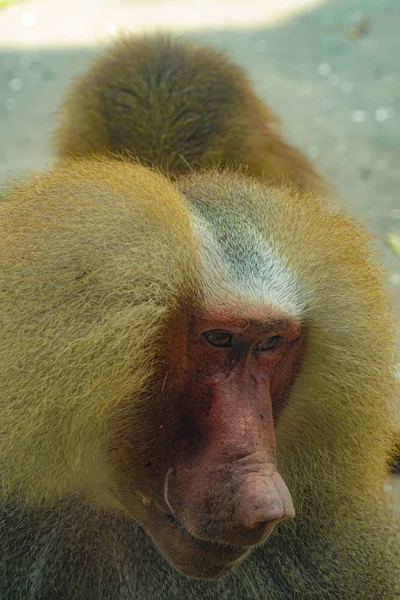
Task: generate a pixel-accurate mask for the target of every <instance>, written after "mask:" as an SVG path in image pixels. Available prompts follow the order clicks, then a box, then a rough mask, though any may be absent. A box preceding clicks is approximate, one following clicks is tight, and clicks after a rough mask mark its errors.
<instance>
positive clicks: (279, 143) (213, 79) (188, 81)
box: [55, 36, 322, 190]
mask: <svg viewBox="0 0 400 600" xmlns="http://www.w3.org/2000/svg"><path fill="white" fill-rule="evenodd" d="M279 128H280V125H279V121H278V118H277V117H276V116H275V115H274V114H273V112H272V111H271V110H270V108H269V107H268V106H266V105H265V103H264V102H263V101H262V100H261V99H260V98H259V97H257V96H256V94H255V93H254V91H253V89H252V87H251V84H250V82H249V80H248V78H247V76H246V74H245V73H244V71H243V70H242V69H241V68H240V67H239V66H238V65H236V64H234V63H233V62H232V61H231V60H230V59H229V58H228V57H227V56H226V55H225V54H224V53H222V52H218V51H216V50H214V49H212V48H209V47H203V46H198V45H196V44H193V43H190V42H187V41H182V40H179V39H173V38H169V37H163V36H155V37H154V36H153V37H145V38H135V37H131V36H125V37H122V38H120V39H118V40H117V41H116V42H115V43H114V45H112V46H111V47H110V48H109V50H108V52H107V53H106V54H105V55H104V56H101V57H100V58H98V59H97V60H96V61H95V62H94V63H93V64H92V65H91V66H90V67H89V69H88V71H87V72H86V73H84V74H83V75H82V76H81V77H78V78H77V80H76V81H75V82H74V83H73V84H72V86H71V88H70V90H69V93H68V95H67V99H66V101H65V103H64V105H63V107H62V109H61V110H60V115H59V126H58V129H57V131H56V135H55V148H56V151H57V153H58V155H59V156H62V157H63V156H64V155H66V154H69V155H72V156H90V155H93V154H97V155H102V154H108V153H119V154H120V155H122V156H132V157H137V158H138V159H139V160H140V161H141V162H143V164H144V165H153V166H157V167H161V168H162V169H164V170H165V171H168V173H169V174H170V176H172V177H176V176H177V175H182V174H186V173H188V172H191V171H196V170H198V169H200V168H201V167H210V166H218V167H224V166H225V165H227V164H229V165H231V166H232V165H246V166H247V168H248V173H249V174H253V175H255V176H257V177H263V178H264V179H266V180H268V181H271V182H274V181H282V180H289V181H292V182H293V183H295V184H296V185H299V186H301V187H302V188H303V189H304V190H307V189H308V188H309V187H313V188H316V187H318V188H322V182H321V179H320V177H319V176H318V175H317V174H316V172H315V170H314V168H313V166H312V165H311V164H310V162H309V161H308V160H307V158H306V157H305V156H304V155H303V154H302V153H301V152H300V151H299V150H297V149H296V148H294V147H293V146H291V145H289V144H288V143H286V142H285V141H284V139H283V137H282V135H281V133H280V131H279Z"/></svg>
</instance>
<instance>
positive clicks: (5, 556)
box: [0, 160, 400, 600]
mask: <svg viewBox="0 0 400 600" xmlns="http://www.w3.org/2000/svg"><path fill="white" fill-rule="evenodd" d="M195 206H200V207H201V209H202V211H204V214H209V215H210V222H213V223H217V225H216V227H219V228H220V233H221V234H224V235H225V239H226V240H227V243H228V244H229V243H231V244H232V250H235V239H238V237H237V236H239V238H241V239H243V237H242V233H243V231H244V230H245V228H246V227H250V228H251V229H252V230H253V231H254V232H256V234H257V235H258V236H260V239H262V240H263V241H264V242H265V244H267V245H268V247H270V248H272V249H273V250H274V252H277V254H278V256H279V257H280V261H281V263H282V264H283V265H284V267H285V269H287V270H288V272H289V273H290V274H291V276H292V277H293V278H295V280H296V281H297V282H299V290H298V293H299V295H300V298H301V299H302V302H303V303H304V306H305V308H306V323H307V330H308V344H307V351H306V354H305V356H304V358H303V363H302V367H301V372H300V374H299V376H298V379H297V381H296V383H295V386H294V388H293V390H292V392H291V395H290V399H289V404H288V406H287V408H286V409H285V410H284V412H283V414H282V416H281V418H280V420H279V423H278V427H277V432H276V435H277V452H278V463H279V466H280V471H281V472H282V474H283V476H284V478H285V480H286V482H287V484H288V486H289V489H290V491H291V493H292V496H293V499H294V503H295V506H296V512H297V517H296V519H295V521H294V522H293V523H287V524H283V525H280V526H279V527H278V530H277V532H276V533H274V534H273V536H272V537H271V539H270V540H269V541H268V542H267V543H266V544H265V545H263V546H260V547H258V548H257V549H256V550H255V551H254V552H253V553H252V554H251V555H250V557H248V558H247V559H245V560H244V561H243V562H242V563H241V564H240V565H239V566H238V567H236V569H234V570H233V572H232V573H231V574H230V575H229V576H227V577H226V578H223V579H221V580H218V581H206V580H194V579H189V578H185V577H183V576H182V575H180V574H178V573H177V572H176V571H175V570H174V569H173V568H172V567H171V566H169V565H168V563H167V562H166V561H165V560H164V559H163V558H162V557H161V555H160V554H159V553H158V552H157V551H156V550H155V548H154V545H153V543H152V542H151V540H150V539H149V537H148V536H147V535H146V534H145V533H144V532H143V531H142V529H141V528H140V526H139V525H138V524H137V523H135V521H134V519H132V518H131V517H129V516H127V515H126V514H121V513H120V512H119V510H117V509H115V508H114V505H113V483H114V481H113V473H112V471H111V470H110V468H109V463H108V460H107V448H110V447H112V444H114V443H115V441H113V440H111V439H109V435H111V433H110V432H111V431H113V427H114V426H111V424H113V423H115V418H117V420H118V419H120V420H121V423H122V422H123V421H124V420H125V419H129V420H130V423H132V427H133V432H132V433H133V435H134V437H135V439H137V440H138V441H139V442H140V440H141V439H142V436H143V435H144V431H145V430H146V427H147V424H146V423H144V422H143V419H142V415H143V414H145V413H146V411H148V409H149V406H154V410H155V411H157V410H159V408H160V406H159V405H158V404H157V398H159V393H160V390H159V389H155V388H154V383H153V384H152V383H151V382H152V381H153V382H154V381H157V378H155V379H154V375H155V374H156V372H157V370H158V365H159V361H160V359H161V356H162V353H163V351H164V349H163V345H162V343H160V335H162V331H163V328H164V326H165V325H166V324H167V323H168V322H169V321H170V319H171V318H172V317H173V315H174V311H175V310H176V307H177V306H178V305H179V304H180V303H182V301H186V302H189V301H190V302H191V303H192V304H193V306H196V305H198V304H201V303H202V302H204V301H207V298H208V296H207V294H208V295H213V296H214V297H217V296H218V294H219V293H220V292H219V290H220V287H221V282H220V281H219V280H217V279H215V280H214V281H209V282H208V283H207V286H206V288H204V289H202V284H201V283H200V278H201V273H202V268H203V267H202V264H201V257H200V254H199V250H198V240H197V239H196V237H195V234H194V231H193V229H192V226H191V210H192V208H191V207H195ZM216 215H219V216H218V218H217V219H216ZM224 215H225V217H227V218H228V219H230V220H228V221H227V222H226V223H227V224H226V225H224V218H225V217H224ZM225 227H226V228H225ZM235 236H236V237H235ZM249 252H251V249H250V248H249ZM0 256H1V257H2V260H1V270H2V274H1V285H0V307H1V309H0V322H1V336H0V356H1V362H0V390H1V391H0V456H1V462H2V465H1V466H2V468H1V475H0V476H1V494H2V497H3V508H2V509H1V512H0V539H1V541H0V550H1V555H2V561H1V563H0V595H1V597H2V598H7V599H10V600H14V599H15V600H22V599H24V600H25V599H27V598H29V600H42V599H44V598H46V600H56V599H57V600H60V599H61V600H62V599H64V600H82V599H83V598H84V599H85V600H111V599H112V600H122V599H124V600H139V599H140V600H175V599H176V600H178V599H179V600H182V599H183V600H189V599H193V600H194V599H196V600H206V599H214V598H219V599H222V600H261V599H262V600H287V599H288V598H301V599H307V600H309V599H310V600H320V599H321V598H324V599H326V600H333V599H335V600H354V599H355V598H363V599H365V600H377V599H378V598H379V599H380V600H394V598H395V597H396V596H397V595H398V594H399V593H400V587H399V576H400V573H399V565H400V550H399V537H398V531H397V532H396V530H395V527H396V526H397V525H398V524H396V523H395V517H394V516H393V514H392V513H393V511H392V508H391V506H390V502H389V498H386V497H385V495H384V492H383V487H384V482H385V479H386V477H387V460H388V456H389V453H390V449H391V443H392V442H391V441H392V439H393V437H392V436H393V435H394V428H395V405H394V402H395V394H396V391H395V390H396V385H395V381H394V376H393V373H394V364H395V353H394V343H393V339H394V333H393V326H392V318H391V315H390V311H389V308H388V305H387V301H386V297H385V293H384V290H383V283H382V275H381V273H380V272H379V269H377V267H376V266H375V261H374V257H373V254H372V253H371V250H370V249H369V240H368V238H367V236H366V234H365V233H364V232H363V231H362V230H361V228H360V227H359V226H358V225H356V224H355V223H353V222H352V221H351V220H350V219H349V218H348V217H346V216H344V215H343V214H342V213H341V212H340V211H339V210H337V209H332V208H331V207H330V206H327V205H325V203H324V202H323V201H320V200H318V199H316V198H315V197H313V196H312V195H304V194H299V193H298V192H297V191H295V190H294V189H290V188H283V189H274V188H270V187H268V186H264V185H262V184H260V183H257V182H255V181H251V180H247V179H245V178H244V177H243V176H241V175H239V174H229V173H225V174H217V173H213V172H211V173H209V174H208V173H203V174H200V175H195V176H191V177H189V178H187V179H186V178H182V179H181V180H180V181H179V184H178V185H176V186H173V185H172V184H171V183H169V182H168V181H167V180H166V179H164V178H163V177H162V176H160V175H158V174H156V173H152V172H151V171H150V170H145V169H143V168H142V167H141V166H136V165H132V164H131V163H125V162H123V161H119V162H113V161H109V160H100V161H80V160H77V161H72V162H69V161H67V162H65V163H64V164H62V165H60V166H58V167H57V168H55V169H54V170H53V171H52V172H50V173H44V174H41V175H36V176H34V177H31V178H28V179H27V180H25V181H22V182H21V183H20V184H18V185H17V186H16V187H15V189H14V190H13V191H11V192H10V193H9V194H8V196H7V197H6V198H5V200H4V201H3V202H2V204H1V206H0ZM245 267H246V265H243V268H245ZM210 297H211V296H210ZM221 299H222V301H223V297H222V296H221ZM227 302H229V298H228V299H227ZM149 403H150V405H149ZM161 408H162V407H161ZM117 443H118V442H117ZM127 485H129V482H127Z"/></svg>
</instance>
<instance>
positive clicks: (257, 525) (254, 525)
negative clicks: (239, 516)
mask: <svg viewBox="0 0 400 600" xmlns="http://www.w3.org/2000/svg"><path fill="white" fill-rule="evenodd" d="M280 521H282V519H280V518H278V519H272V520H271V521H253V522H248V523H243V525H244V526H245V527H247V529H251V530H252V531H258V532H260V534H261V535H262V536H263V538H264V537H265V536H266V535H269V534H270V533H271V531H272V530H273V528H274V527H275V525H277V524H278V523H279V522H280Z"/></svg>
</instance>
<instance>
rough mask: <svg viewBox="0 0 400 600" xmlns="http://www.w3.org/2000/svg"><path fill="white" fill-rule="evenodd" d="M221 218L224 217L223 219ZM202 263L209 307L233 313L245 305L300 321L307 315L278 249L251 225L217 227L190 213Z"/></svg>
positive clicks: (201, 216)
mask: <svg viewBox="0 0 400 600" xmlns="http://www.w3.org/2000/svg"><path fill="white" fill-rule="evenodd" d="M219 217H220V216H219ZM191 221H192V225H193V229H194V231H195V233H196V235H197V238H198V242H199V250H200V256H201V261H202V265H203V278H204V281H203V291H204V294H205V303H206V304H207V305H208V306H209V307H215V306H216V305H218V306H220V307H221V308H222V307H224V308H228V307H229V309H230V310H233V311H234V312H236V313H237V312H243V308H244V307H245V306H246V305H251V306H252V307H254V306H259V307H260V308H263V307H267V306H268V307H269V308H270V307H271V306H273V307H276V308H279V310H281V311H283V312H285V313H287V314H288V316H293V317H295V318H298V319H301V318H302V317H304V315H305V312H306V307H305V301H304V299H302V298H301V295H300V288H299V286H298V284H297V282H296V280H295V278H294V277H293V276H292V274H290V273H289V271H288V270H287V268H286V267H285V266H284V260H282V259H281V257H279V256H278V253H277V250H276V249H275V248H274V247H273V245H272V243H271V244H268V241H267V240H266V239H265V238H264V237H263V236H262V235H261V234H260V233H259V232H258V231H256V230H255V228H254V227H252V226H251V224H249V223H248V222H245V221H242V222H240V223H238V221H237V219H233V220H231V221H230V220H228V222H221V219H220V218H218V221H219V222H218V223H215V224H214V223H213V216H210V219H208V218H205V217H204V216H203V215H199V213H198V212H197V211H195V210H192V211H191Z"/></svg>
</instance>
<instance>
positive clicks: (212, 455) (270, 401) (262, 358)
mask: <svg viewBox="0 0 400 600" xmlns="http://www.w3.org/2000/svg"><path fill="white" fill-rule="evenodd" d="M302 339H303V336H302V335H301V327H300V324H299V323H298V322H297V321H295V320H294V319H292V318H289V317H287V316H286V315H284V314H282V313H279V312H278V311H276V310H275V311H274V312H271V313H270V314H269V315H267V317H266V316H265V315H263V318H260V317H259V316H258V318H253V317H252V318H251V319H248V318H247V319H244V318H243V319H240V318H237V317H235V318H234V317H232V316H231V315H225V314H213V315H210V314H208V315H204V314H198V315H195V316H193V315H192V316H189V315H185V314H184V312H183V311H182V312H180V314H179V317H178V318H177V319H176V321H175V323H174V325H173V327H171V337H170V343H169V344H168V346H167V351H168V359H167V373H166V376H165V381H164V385H163V392H162V396H161V399H157V400H155V401H153V402H154V404H156V405H157V409H154V412H153V415H152V418H151V427H150V430H151V431H150V433H149V434H148V437H147V440H146V443H144V442H143V440H142V442H141V446H140V450H139V453H141V456H140V459H138V452H136V451H135V450H134V449H133V447H134V446H135V443H136V442H132V444H130V449H131V451H133V452H134V453H135V467H134V469H135V471H136V474H135V482H134V484H135V488H136V490H138V495H137V497H136V500H135V499H134V498H133V497H132V491H130V494H131V496H130V498H128V493H127V491H126V490H125V492H124V489H123V488H121V489H120V490H119V494H118V495H119V498H120V499H121V501H122V503H123V504H124V505H125V507H126V508H127V509H128V510H129V511H130V512H131V513H133V514H134V516H135V518H137V519H138V520H139V521H140V522H141V523H142V525H143V526H144V527H145V528H146V529H147V530H148V531H149V533H150V534H151V535H152V537H153V538H154V540H155V542H156V544H157V545H158V547H159V548H160V549H161V550H162V552H163V553H164V554H165V555H166V556H167V558H168V559H169V560H170V561H171V562H172V564H173V565H174V566H175V567H176V568H177V569H178V570H180V571H181V572H182V573H184V574H185V575H188V576H192V577H203V578H213V577H220V576H222V575H225V574H226V573H228V572H229V570H230V569H231V568H232V567H233V566H234V564H235V562H237V561H238V560H239V559H240V558H242V557H243V556H244V555H245V554H246V553H247V552H248V551H249V550H250V549H251V548H252V547H254V546H255V545H256V544H259V543H260V542H263V541H265V540H266V539H267V537H268V536H269V535H270V533H271V531H272V529H273V527H274V526H275V525H276V524H277V523H279V522H280V521H281V520H283V519H289V518H293V517H294V507H293V503H292V499H291V496H290V493H289V490H288V489H287V487H286V485H285V483H284V481H283V479H282V478H281V476H280V475H279V473H278V471H277V466H276V457H275V434H274V421H275V422H276V421H277V419H278V417H279V414H280V412H281V411H282V409H283V408H284V405H285V402H286V400H287V397H288V394H289V392H290V388H291V386H292V383H293V380H294V378H295V373H296V371H297V369H298V365H299V361H300V354H301V349H302V346H303V343H302ZM146 427H148V426H147V424H146ZM138 447H139V446H138ZM143 447H147V448H150V447H151V448H152V449H151V451H150V450H148V451H147V453H146V452H143ZM132 449H133V450H132ZM146 458H147V459H148V460H146ZM149 459H150V460H149ZM141 461H144V462H145V463H146V465H145V466H146V468H145V469H142V468H139V469H138V467H137V464H138V462H141ZM142 464H143V463H142ZM137 498H140V502H139V503H138V502H137Z"/></svg>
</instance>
